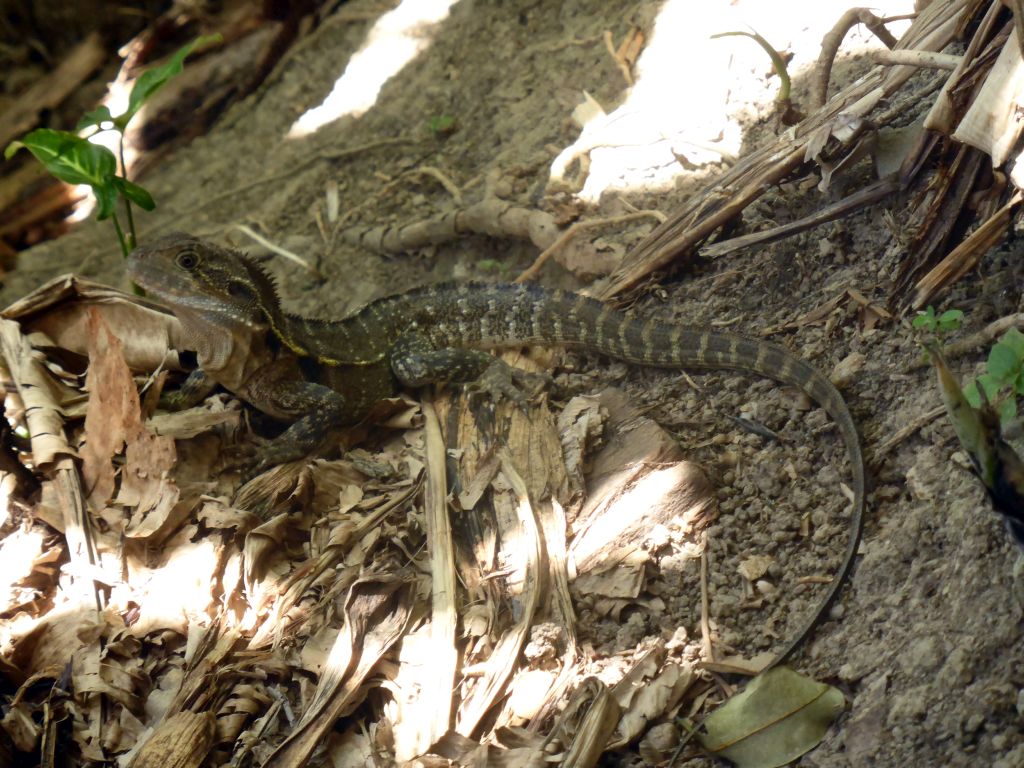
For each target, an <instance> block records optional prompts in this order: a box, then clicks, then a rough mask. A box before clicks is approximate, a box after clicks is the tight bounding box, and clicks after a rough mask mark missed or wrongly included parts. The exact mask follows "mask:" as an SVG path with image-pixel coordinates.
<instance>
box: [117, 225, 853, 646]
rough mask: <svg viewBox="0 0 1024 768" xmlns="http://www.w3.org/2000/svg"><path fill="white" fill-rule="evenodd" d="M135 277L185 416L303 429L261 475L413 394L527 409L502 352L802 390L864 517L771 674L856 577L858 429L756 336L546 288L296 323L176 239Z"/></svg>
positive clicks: (192, 240)
mask: <svg viewBox="0 0 1024 768" xmlns="http://www.w3.org/2000/svg"><path fill="white" fill-rule="evenodd" d="M128 274H129V276H130V277H131V279H132V280H133V281H134V282H135V283H136V284H137V285H139V286H141V287H142V288H143V289H144V290H145V291H146V292H147V294H149V295H151V296H153V297H155V298H156V299H158V300H160V301H162V302H164V303H166V304H167V305H168V307H169V309H170V310H171V311H172V312H173V313H174V314H175V315H176V316H177V318H178V320H179V321H180V324H181V327H182V329H183V332H184V337H185V340H184V343H185V344H186V345H187V346H188V348H189V349H192V350H193V351H194V352H195V353H196V359H197V362H198V368H197V369H196V370H195V371H193V372H192V373H191V374H190V375H189V378H188V379H187V380H186V382H185V384H184V385H183V387H182V390H181V394H180V395H179V397H178V398H177V405H179V406H182V405H188V404H191V403H194V402H198V401H199V400H201V399H202V398H203V397H204V396H205V395H206V394H208V393H209V392H210V391H211V390H212V389H213V388H214V387H215V386H216V385H220V386H222V387H223V388H224V389H226V390H228V391H230V392H232V393H234V394H235V395H236V396H238V397H239V398H241V399H242V400H245V401H247V402H249V403H250V404H251V405H252V406H254V407H255V408H257V409H259V410H261V411H263V412H264V413H266V414H268V415H269V416H271V417H273V418H275V419H280V420H283V421H285V422H288V423H290V426H288V427H287V429H286V430H285V431H284V432H283V433H282V434H281V435H280V436H278V437H277V438H275V439H274V440H272V441H271V443H270V445H269V447H268V448H267V449H266V450H265V451H264V453H263V455H262V460H261V461H260V462H259V465H260V467H266V466H270V465H273V464H278V463H283V462H284V461H289V460H293V459H298V458H302V457H303V456H305V455H306V454H308V453H309V452H310V451H312V450H313V449H314V448H315V447H316V446H317V445H318V444H319V443H320V442H321V440H322V439H323V437H324V436H325V435H327V434H329V432H330V431H331V430H332V429H333V428H335V427H336V426H339V425H342V424H347V423H355V422H357V421H359V420H360V419H361V418H362V417H363V416H365V415H366V413H367V412H368V411H369V410H370V408H371V407H372V406H373V405H374V404H375V403H376V402H377V401H379V400H381V399H383V398H386V397H390V396H392V395H394V394H395V393H396V392H397V391H398V390H399V388H400V387H402V386H405V387H420V386H424V385H427V384H430V383H434V382H441V381H448V382H453V383H466V384H470V385H475V386H477V387H480V388H483V389H485V390H487V391H489V392H491V393H492V394H495V395H498V396H505V397H508V398H511V399H512V400H515V401H517V402H520V403H522V402H523V401H524V399H525V398H524V395H523V392H522V388H521V387H522V385H523V384H524V382H525V381H526V380H527V379H526V377H527V376H528V375H527V374H525V373H524V372H521V371H518V369H515V368H513V367H512V366H510V365H508V364H507V363H506V362H504V361H503V360H502V359H501V358H499V357H496V356H494V355H493V354H491V352H490V350H495V349H502V348H510V347H523V346H528V345H545V346H560V347H566V348H577V349H583V350H587V351H592V352H597V353H600V354H603V355H606V356H608V357H610V358H614V359H618V360H622V361H625V362H627V363H631V364H635V365H639V366H651V367H657V368H667V369H676V370H683V369H689V368H695V369H731V370H738V371H741V372H747V373H756V374H759V375H762V376H765V377H768V378H770V379H774V380H776V381H778V382H781V383H783V384H786V385H790V386H794V387H796V388H797V389H799V390H801V391H803V392H804V393H805V394H806V395H808V396H809V397H810V398H811V399H812V400H814V401H815V402H816V403H817V404H818V405H819V406H821V407H822V408H824V410H825V411H826V412H827V413H828V414H829V416H830V417H831V419H832V421H833V422H834V423H835V425H836V426H837V428H838V431H839V434H840V436H841V438H842V441H843V443H844V445H845V448H846V451H847V455H848V461H849V464H850V472H851V474H852V487H853V507H852V512H851V518H850V535H849V539H848V541H847V545H846V549H845V552H844V555H843V561H842V563H841V565H840V567H839V569H838V571H837V573H836V575H835V576H834V577H833V579H832V582H831V584H830V586H829V588H828V590H827V592H826V594H825V596H824V598H823V599H822V600H821V602H820V603H819V604H818V606H817V608H816V609H815V610H814V612H813V614H812V615H811V617H810V619H809V620H808V621H807V622H805V624H804V625H802V627H801V629H800V631H799V632H798V633H797V635H796V636H795V637H794V638H793V639H791V640H790V641H789V642H788V643H787V645H786V646H785V647H784V648H783V650H782V652H781V653H780V654H779V655H777V656H776V657H775V658H774V660H773V661H772V662H771V663H770V665H769V666H775V665H777V664H779V663H781V662H783V661H785V660H786V659H787V658H789V657H790V656H791V655H792V654H793V653H794V651H795V650H796V649H797V648H798V647H799V645H800V644H801V643H802V642H803V641H804V640H805V639H806V638H807V637H808V636H809V635H810V634H811V633H812V632H813V631H814V629H815V628H816V627H817V625H818V624H819V623H820V622H821V621H822V620H823V619H824V617H825V616H826V614H827V611H828V609H829V607H830V606H831V605H832V603H833V602H834V601H835V599H836V597H837V595H838V594H839V591H840V589H841V587H842V584H843V582H844V581H845V579H846V577H847V576H848V575H849V573H850V570H851V568H852V566H853V562H854V559H855V555H856V552H857V548H858V545H859V542H860V538H861V533H862V529H863V525H864V504H865V502H864V496H865V470H864V459H863V454H862V450H861V444H860V438H859V436H858V434H857V428H856V425H855V423H854V420H853V417H852V415H851V414H850V411H849V408H848V407H847V404H846V402H845V400H844V399H843V396H842V395H841V394H840V393H839V391H838V390H837V389H836V387H835V385H833V384H832V382H831V381H830V380H829V379H828V378H827V377H826V376H825V375H824V374H823V373H821V372H820V371H819V370H818V369H817V368H815V367H814V366H812V365H811V364H810V363H808V362H806V361H805V360H803V359H802V358H800V357H798V356H796V355H795V354H793V353H792V352H790V351H789V350H788V349H786V348H785V347H783V346H781V345H778V344H775V343H772V342H768V341H763V340H760V339H754V338H751V337H748V336H744V335H740V334H736V333H730V332H722V331H717V330H707V329H703V328H699V327H694V326H688V325H682V324H677V323H672V322H666V321H663V320H660V319H656V318H648V319H641V318H633V317H631V316H629V315H626V314H625V313H622V312H620V311H619V310H617V309H615V308H613V307H612V306H611V305H609V304H606V303H603V302H600V301H598V300H597V299H594V298H590V297H586V296H583V295H581V294H576V293H572V292H569V291H562V290H547V289H543V288H540V287H538V286H536V285H533V284H488V283H475V282H465V283H441V284H438V285H434V286H427V287H424V288H419V289H414V290H412V291H409V292H406V293H401V294H397V295H394V296H388V297H385V298H381V299H377V300H376V301H373V302H371V303H369V304H367V305H366V306H365V307H363V308H362V309H361V310H359V311H357V312H355V313H353V314H350V315H348V316H347V317H344V318H342V319H338V320H322V319H315V318H309V317H303V316H300V315H296V314H292V313H289V312H287V311H285V310H284V309H283V308H282V307H281V302H280V300H279V297H278V294H277V289H276V285H275V283H274V281H273V279H272V278H271V277H270V276H269V275H268V274H267V272H266V271H265V270H264V269H263V267H262V266H260V265H259V264H258V263H257V262H256V261H254V260H253V259H251V258H249V257H248V256H247V255H245V254H244V253H242V252H241V251H238V250H235V249H232V248H228V247H223V246H220V245H216V244H214V243H213V242H210V241H207V240H203V239H200V238H196V237H192V236H190V235H187V234H182V233H175V234H171V235H168V236H166V237H163V238H161V239H159V240H155V241H153V242H152V243H150V244H148V245H143V246H140V247H138V248H136V249H135V250H134V251H133V252H132V253H131V255H130V256H129V259H128Z"/></svg>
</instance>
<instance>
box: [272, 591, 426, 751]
mask: <svg viewBox="0 0 1024 768" xmlns="http://www.w3.org/2000/svg"><path fill="white" fill-rule="evenodd" d="M409 587H410V584H409V582H407V581H402V580H399V579H396V578H392V577H388V578H384V577H381V578H368V579H361V580H359V581H357V582H356V583H355V584H353V585H352V589H351V590H350V591H349V595H348V599H347V600H346V604H345V626H344V628H343V630H342V631H341V632H340V633H339V634H338V638H337V641H336V642H335V645H334V648H333V649H332V651H331V656H330V659H329V662H328V665H327V674H325V675H324V676H323V677H321V678H320V682H319V684H318V685H317V689H316V693H315V694H314V696H313V699H312V701H310V702H309V706H308V707H307V708H306V710H305V711H304V712H303V713H302V718H301V719H300V720H299V722H298V724H297V725H296V727H295V730H294V731H293V732H292V733H291V734H290V735H289V737H288V738H287V739H286V740H285V741H284V742H283V743H282V744H281V745H280V746H279V747H278V748H277V749H276V750H274V753H273V754H272V755H271V756H270V758H268V759H267V761H266V762H265V763H264V766H265V768H292V767H293V766H294V767H295V768H298V766H301V765H305V764H306V762H307V761H308V760H309V757H310V755H311V754H312V753H313V750H314V749H315V748H316V747H317V745H318V744H319V743H321V742H322V741H323V739H324V737H325V736H326V734H327V733H328V732H329V731H330V730H331V729H332V728H333V727H334V723H335V722H336V721H337V719H338V717H340V716H341V715H343V714H345V713H347V712H349V711H351V709H352V708H353V707H354V706H355V705H356V704H358V703H359V701H361V700H362V697H363V696H365V688H364V683H365V680H366V677H367V675H369V674H370V672H371V671H372V670H373V668H374V666H375V665H376V664H377V662H378V661H379V660H380V658H381V656H382V655H383V654H384V653H385V652H386V651H387V650H388V649H389V648H391V646H392V645H394V644H395V643H396V642H397V641H398V640H399V639H400V638H401V637H402V636H403V635H404V634H405V631H406V629H407V627H408V624H409V620H410V619H411V617H412V612H411V608H412V600H411V590H410V588H409Z"/></svg>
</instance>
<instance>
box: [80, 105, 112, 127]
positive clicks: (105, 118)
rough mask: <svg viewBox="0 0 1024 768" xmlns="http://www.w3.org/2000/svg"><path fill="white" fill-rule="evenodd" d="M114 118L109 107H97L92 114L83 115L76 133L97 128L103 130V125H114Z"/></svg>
mask: <svg viewBox="0 0 1024 768" xmlns="http://www.w3.org/2000/svg"><path fill="white" fill-rule="evenodd" d="M113 122H114V117H113V115H111V114H110V109H109V108H107V107H96V109H94V110H92V111H91V112H86V113H85V114H84V115H82V119H81V120H79V121H78V125H76V126H75V131H76V132H78V131H83V130H85V129H86V128H91V127H92V126H96V127H97V128H102V127H103V123H113Z"/></svg>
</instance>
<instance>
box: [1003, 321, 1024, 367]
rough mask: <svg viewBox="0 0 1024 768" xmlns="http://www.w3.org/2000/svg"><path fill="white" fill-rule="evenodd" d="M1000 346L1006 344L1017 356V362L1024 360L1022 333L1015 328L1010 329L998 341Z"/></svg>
mask: <svg viewBox="0 0 1024 768" xmlns="http://www.w3.org/2000/svg"><path fill="white" fill-rule="evenodd" d="M999 343H1000V344H1006V345H1007V346H1008V347H1010V349H1012V350H1013V352H1014V354H1015V355H1017V359H1018V360H1024V333H1021V332H1020V331H1018V330H1017V329H1016V328H1010V329H1009V330H1008V331H1007V332H1006V333H1004V334H1003V337H1002V338H1001V339H1000V340H999Z"/></svg>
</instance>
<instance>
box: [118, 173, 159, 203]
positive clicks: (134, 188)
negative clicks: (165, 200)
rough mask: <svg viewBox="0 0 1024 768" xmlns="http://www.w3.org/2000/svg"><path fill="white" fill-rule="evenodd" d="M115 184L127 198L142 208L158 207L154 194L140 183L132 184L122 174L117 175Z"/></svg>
mask: <svg viewBox="0 0 1024 768" xmlns="http://www.w3.org/2000/svg"><path fill="white" fill-rule="evenodd" d="M114 186H115V187H116V188H117V191H118V192H120V193H121V194H122V195H123V196H124V197H125V198H126V199H128V200H131V201H132V202H133V203H135V204H136V205H137V206H139V208H141V209H142V210H144V211H152V210H153V209H154V208H156V202H155V201H154V200H153V196H152V195H151V194H149V192H148V191H147V190H145V189H144V188H142V187H140V186H139V185H138V184H132V183H131V182H130V181H128V179H122V178H121V177H120V176H115V177H114Z"/></svg>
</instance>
